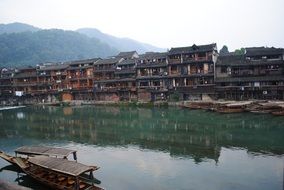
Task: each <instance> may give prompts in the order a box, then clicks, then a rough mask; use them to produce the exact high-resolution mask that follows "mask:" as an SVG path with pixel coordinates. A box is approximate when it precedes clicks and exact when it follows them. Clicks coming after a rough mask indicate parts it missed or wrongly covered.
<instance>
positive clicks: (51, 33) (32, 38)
mask: <svg viewBox="0 0 284 190" xmlns="http://www.w3.org/2000/svg"><path fill="white" fill-rule="evenodd" d="M133 50H136V51H137V52H138V53H145V52H149V51H158V52H159V51H166V49H162V48H158V47H155V46H152V45H150V44H145V43H141V42H138V41H135V40H132V39H129V38H118V37H115V36H112V35H109V34H106V33H103V32H101V31H99V30H98V29H96V28H81V29H78V30H77V31H64V30H59V29H53V30H43V29H41V28H38V27H35V26H32V25H29V24H24V23H11V24H0V68H1V67H9V66H12V67H14V66H20V65H36V64H39V63H43V62H62V61H67V60H68V61H70V60H76V59H87V58H95V57H101V58H104V57H107V56H113V55H116V54H117V53H118V52H119V51H133Z"/></svg>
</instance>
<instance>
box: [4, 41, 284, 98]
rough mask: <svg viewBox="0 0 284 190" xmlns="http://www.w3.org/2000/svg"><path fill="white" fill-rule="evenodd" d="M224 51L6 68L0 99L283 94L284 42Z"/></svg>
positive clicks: (124, 55)
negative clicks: (239, 52) (277, 45)
mask: <svg viewBox="0 0 284 190" xmlns="http://www.w3.org/2000/svg"><path fill="white" fill-rule="evenodd" d="M245 50H246V51H245V54H243V55H236V54H233V53H229V54H227V55H221V56H219V55H218V52H217V46H216V44H208V45H192V46H188V47H177V48H171V49H170V50H169V51H167V52H163V53H157V52H149V53H145V54H142V55H138V54H137V52H136V51H131V52H121V53H119V54H118V55H116V56H113V57H109V58H105V59H101V58H94V59H87V60H78V61H70V62H65V63H45V64H42V65H38V66H35V67H22V68H16V69H7V68H2V69H1V75H0V101H6V100H8V99H11V98H12V99H13V98H14V99H17V100H32V101H33V102H53V101H60V100H62V101H71V100H97V101H146V102H148V101H166V100H170V101H171V100H175V101H178V100H205V101H207V100H211V99H225V100H249V99H266V100H268V99H269V100H283V99H284V51H283V49H282V48H274V47H272V48H267V47H254V48H246V49H245Z"/></svg>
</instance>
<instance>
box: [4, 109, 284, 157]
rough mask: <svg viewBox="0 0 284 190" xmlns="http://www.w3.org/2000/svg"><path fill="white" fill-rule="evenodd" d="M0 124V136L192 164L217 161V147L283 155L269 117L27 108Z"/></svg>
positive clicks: (279, 130)
mask: <svg viewBox="0 0 284 190" xmlns="http://www.w3.org/2000/svg"><path fill="white" fill-rule="evenodd" d="M11 113H13V114H11ZM0 120H5V128H4V130H3V131H1V132H0V135H1V136H6V137H7V136H8V135H7V134H8V133H9V135H10V136H11V134H12V136H13V134H14V135H18V134H20V135H22V136H24V137H28V138H43V139H50V140H57V139H60V140H63V139H64V140H70V141H76V142H80V143H89V144H98V145H100V146H125V145H138V146H140V147H141V148H147V149H154V150H159V151H166V152H169V153H170V154H171V155H173V156H182V157H184V156H191V157H193V158H194V159H195V160H196V161H197V162H198V161H201V160H202V158H210V159H214V160H218V157H219V154H220V147H232V146H233V147H242V148H246V149H248V150H249V151H254V152H270V153H274V154H283V153H284V150H283V149H284V148H283V147H284V146H283V145H284V138H283V134H284V128H283V126H284V125H283V124H284V119H283V118H278V117H277V118H276V117H273V116H270V115H262V116H260V115H253V114H234V115H220V114H218V113H212V112H203V111H189V110H181V109H173V108H169V109H145V108H127V107H122V108H119V107H76V108H73V107H68V109H66V108H61V107H45V108H44V109H43V108H41V107H32V108H27V109H25V117H24V118H21V120H19V119H17V114H16V112H10V114H6V113H3V117H2V118H0ZM0 122H1V123H3V122H4V121H0Z"/></svg>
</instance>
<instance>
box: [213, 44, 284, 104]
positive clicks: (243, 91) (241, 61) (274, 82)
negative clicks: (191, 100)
mask: <svg viewBox="0 0 284 190" xmlns="http://www.w3.org/2000/svg"><path fill="white" fill-rule="evenodd" d="M215 83H216V92H217V94H218V99H230V100H248V99H269V100H273V99H277V100H283V99H284V93H283V92H284V60H283V49H280V48H279V49H278V48H265V47H258V48H246V52H245V54H244V55H227V56H220V57H219V58H218V61H217V64H216V81H215Z"/></svg>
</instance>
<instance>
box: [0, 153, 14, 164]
mask: <svg viewBox="0 0 284 190" xmlns="http://www.w3.org/2000/svg"><path fill="white" fill-rule="evenodd" d="M0 158H2V159H4V160H6V161H7V162H9V163H11V164H16V162H15V160H14V158H15V157H13V156H10V155H8V154H5V153H4V152H2V151H0Z"/></svg>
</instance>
